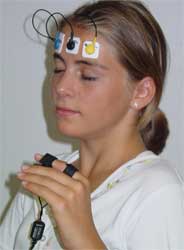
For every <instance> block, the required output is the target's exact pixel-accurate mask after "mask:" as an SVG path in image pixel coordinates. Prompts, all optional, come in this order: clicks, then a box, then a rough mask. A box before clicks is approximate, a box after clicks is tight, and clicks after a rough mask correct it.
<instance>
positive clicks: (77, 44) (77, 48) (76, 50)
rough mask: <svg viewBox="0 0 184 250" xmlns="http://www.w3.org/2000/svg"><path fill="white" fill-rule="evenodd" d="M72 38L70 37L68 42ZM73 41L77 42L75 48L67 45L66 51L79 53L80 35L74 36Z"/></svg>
mask: <svg viewBox="0 0 184 250" xmlns="http://www.w3.org/2000/svg"><path fill="white" fill-rule="evenodd" d="M69 40H70V38H68V41H67V43H68V42H69ZM73 42H74V43H75V46H74V48H73V49H68V48H67V47H66V52H67V53H69V54H75V55H76V54H78V52H79V48H80V38H79V37H73Z"/></svg>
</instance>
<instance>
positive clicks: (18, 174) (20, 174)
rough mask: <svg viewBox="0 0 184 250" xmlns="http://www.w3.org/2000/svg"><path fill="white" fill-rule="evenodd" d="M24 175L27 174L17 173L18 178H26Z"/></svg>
mask: <svg viewBox="0 0 184 250" xmlns="http://www.w3.org/2000/svg"><path fill="white" fill-rule="evenodd" d="M24 175H25V174H24V173H22V172H18V173H17V176H18V177H22V176H24Z"/></svg>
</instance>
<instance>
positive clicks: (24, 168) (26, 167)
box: [21, 165, 30, 170]
mask: <svg viewBox="0 0 184 250" xmlns="http://www.w3.org/2000/svg"><path fill="white" fill-rule="evenodd" d="M29 168H30V167H29V166H27V165H23V166H22V167H21V169H22V170H27V169H29Z"/></svg>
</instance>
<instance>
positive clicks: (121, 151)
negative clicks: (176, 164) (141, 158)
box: [79, 129, 146, 182]
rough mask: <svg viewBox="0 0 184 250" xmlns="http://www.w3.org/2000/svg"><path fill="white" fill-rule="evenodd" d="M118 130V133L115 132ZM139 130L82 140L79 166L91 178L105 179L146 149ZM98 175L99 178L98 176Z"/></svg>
mask: <svg viewBox="0 0 184 250" xmlns="http://www.w3.org/2000/svg"><path fill="white" fill-rule="evenodd" d="M115 132H118V133H115ZM145 150H146V148H145V145H144V143H143V141H142V138H141V136H140V134H139V132H138V131H137V130H135V129H134V130H132V131H130V130H129V131H125V133H123V134H121V133H120V131H114V130H113V133H109V131H108V133H107V134H106V135H105V136H104V135H103V137H102V136H101V137H98V138H95V139H93V140H92V139H91V140H89V139H88V140H81V142H80V159H79V167H80V171H81V173H82V174H83V175H84V176H86V177H88V179H89V180H96V179H98V180H99V182H100V176H101V179H102V180H103V179H105V178H106V177H107V176H109V175H110V174H111V173H112V172H113V171H114V170H116V169H117V168H118V167H120V166H121V165H122V164H124V163H126V162H127V161H129V160H131V159H133V158H135V157H136V156H137V155H138V154H140V153H141V152H143V151H145ZM97 177H98V178H97Z"/></svg>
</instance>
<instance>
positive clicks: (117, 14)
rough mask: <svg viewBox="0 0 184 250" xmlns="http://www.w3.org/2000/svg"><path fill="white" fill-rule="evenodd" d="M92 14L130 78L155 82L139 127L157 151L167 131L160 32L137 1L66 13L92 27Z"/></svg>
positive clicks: (96, 5) (164, 53) (164, 59)
mask: <svg viewBox="0 0 184 250" xmlns="http://www.w3.org/2000/svg"><path fill="white" fill-rule="evenodd" d="M89 17H91V18H92V19H93V20H94V21H95V23H96V25H97V29H98V34H100V35H101V36H102V37H103V38H104V39H106V40H107V41H108V42H109V43H110V44H111V45H112V49H113V50H115V53H116V55H117V58H118V60H119V62H120V63H121V64H122V65H123V66H124V67H125V68H126V70H127V72H128V73H129V77H130V79H131V80H133V81H132V82H134V83H135V84H136V82H137V81H140V80H142V79H143V78H144V77H146V76H149V77H151V78H152V79H153V80H154V82H155V86H156V93H155V96H154V98H153V100H152V101H151V102H150V103H149V104H148V105H147V106H146V107H145V108H144V109H143V110H142V111H141V116H140V118H139V121H138V128H139V131H140V134H141V136H142V139H143V141H144V143H145V146H146V148H147V149H148V150H152V151H153V152H154V153H156V154H160V153H161V152H162V150H163V148H164V146H165V144H166V139H167V137H168V135H169V129H168V122H167V119H166V117H165V115H164V113H163V112H162V111H161V110H160V109H159V108H158V106H159V103H160V100H161V96H162V92H163V87H164V81H165V75H166V70H167V45H166V40H165V37H164V35H163V32H162V30H161V28H160V26H159V24H158V22H157V21H156V20H155V18H154V17H153V16H152V14H151V13H150V12H149V10H148V9H147V8H146V7H145V6H144V5H143V4H142V3H141V2H139V1H133V0H115V1H111V0H101V1H97V2H95V3H91V4H86V5H84V6H82V7H80V8H79V9H77V10H76V11H75V13H74V14H73V15H71V16H69V17H68V18H69V20H70V21H71V22H72V23H73V24H74V25H79V26H84V27H86V26H87V27H88V28H89V27H91V28H93V29H94V26H93V23H92V22H91V19H90V18H89Z"/></svg>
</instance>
